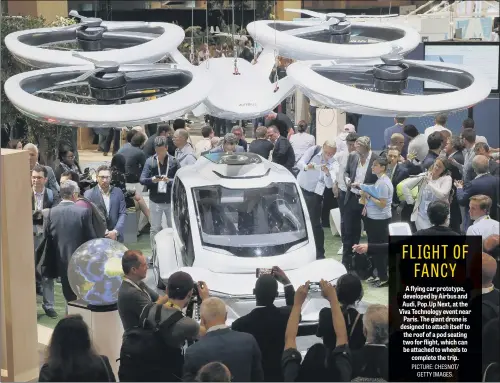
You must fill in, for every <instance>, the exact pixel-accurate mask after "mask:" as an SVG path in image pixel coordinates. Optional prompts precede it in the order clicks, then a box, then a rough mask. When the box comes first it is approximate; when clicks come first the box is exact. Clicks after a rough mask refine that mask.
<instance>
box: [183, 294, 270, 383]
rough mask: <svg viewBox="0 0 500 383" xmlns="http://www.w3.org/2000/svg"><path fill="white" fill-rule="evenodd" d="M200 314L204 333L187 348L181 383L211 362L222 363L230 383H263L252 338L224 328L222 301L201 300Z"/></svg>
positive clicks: (192, 377) (258, 351) (257, 350)
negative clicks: (230, 375)
mask: <svg viewBox="0 0 500 383" xmlns="http://www.w3.org/2000/svg"><path fill="white" fill-rule="evenodd" d="M200 314H201V325H202V326H204V327H205V328H206V329H207V333H206V335H205V336H204V337H202V338H201V339H200V340H199V341H198V342H196V343H195V344H193V345H191V346H190V347H188V348H187V350H186V353H185V355H184V374H183V380H184V381H193V380H194V378H195V377H196V375H197V373H198V371H199V370H200V368H201V367H203V366H204V365H206V364H207V363H210V362H221V363H223V364H224V365H226V366H227V368H229V371H231V374H232V375H233V379H232V381H233V382H262V381H263V380H264V373H263V371H262V360H261V353H260V349H259V345H258V344H257V342H256V340H255V338H254V337H253V336H252V335H250V334H247V333H244V332H239V331H233V330H231V329H230V328H229V327H228V326H226V319H227V311H226V304H225V303H224V301H222V300H221V299H219V298H215V297H214V298H208V299H206V300H204V301H203V303H202V304H201V309H200ZM263 325H264V326H265V325H266V324H263Z"/></svg>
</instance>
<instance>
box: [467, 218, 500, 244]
mask: <svg viewBox="0 0 500 383" xmlns="http://www.w3.org/2000/svg"><path fill="white" fill-rule="evenodd" d="M499 230H500V225H499V223H498V221H496V220H494V219H491V218H490V216H489V215H483V216H482V217H479V218H478V219H476V220H475V221H474V223H473V224H472V226H469V228H468V229H467V235H480V236H482V237H483V239H486V238H488V237H489V236H490V235H493V234H498V232H499Z"/></svg>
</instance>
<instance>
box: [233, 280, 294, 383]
mask: <svg viewBox="0 0 500 383" xmlns="http://www.w3.org/2000/svg"><path fill="white" fill-rule="evenodd" d="M294 295H295V290H294V288H293V286H289V287H286V288H285V297H286V303H287V306H284V307H276V306H274V305H271V306H266V307H257V308H255V309H253V310H252V311H251V312H250V313H248V314H247V315H245V316H242V317H241V318H238V319H236V320H235V321H234V322H233V324H232V326H231V328H232V329H233V330H235V331H240V332H246V333H248V334H252V335H253V336H254V338H255V340H256V341H257V343H258V345H259V348H260V351H261V353H262V369H263V370H264V381H266V382H282V381H283V372H282V370H281V357H282V355H283V349H284V347H285V331H286V325H287V323H288V317H289V316H290V310H291V306H292V305H293V298H294Z"/></svg>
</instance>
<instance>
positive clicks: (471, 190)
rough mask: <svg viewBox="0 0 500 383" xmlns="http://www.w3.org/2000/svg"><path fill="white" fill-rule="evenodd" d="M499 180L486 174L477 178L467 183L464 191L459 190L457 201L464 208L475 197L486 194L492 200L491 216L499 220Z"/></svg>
mask: <svg viewBox="0 0 500 383" xmlns="http://www.w3.org/2000/svg"><path fill="white" fill-rule="evenodd" d="M499 182H500V181H499V179H498V177H495V176H493V175H491V174H485V175H484V176H481V177H479V178H475V179H473V180H472V181H470V182H467V183H466V184H465V185H464V187H463V188H462V189H458V190H457V200H458V203H459V204H460V205H462V206H468V205H469V199H470V197H472V196H473V195H477V194H484V195H486V196H488V197H490V198H491V201H492V204H491V210H490V216H491V218H493V219H496V220H498V217H499V215H500V213H499V208H498V198H499V188H500V187H499Z"/></svg>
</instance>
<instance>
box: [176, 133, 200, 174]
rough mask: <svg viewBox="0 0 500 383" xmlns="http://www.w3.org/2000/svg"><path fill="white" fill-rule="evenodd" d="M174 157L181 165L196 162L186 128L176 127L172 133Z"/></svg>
mask: <svg viewBox="0 0 500 383" xmlns="http://www.w3.org/2000/svg"><path fill="white" fill-rule="evenodd" d="M173 140H174V145H175V147H176V148H177V149H176V150H175V158H176V160H177V161H178V162H179V164H180V165H181V167H183V166H188V165H193V164H194V163H196V153H195V151H194V149H193V146H192V145H191V143H190V142H189V133H188V131H187V130H186V129H177V130H176V131H175V133H174V138H173Z"/></svg>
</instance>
